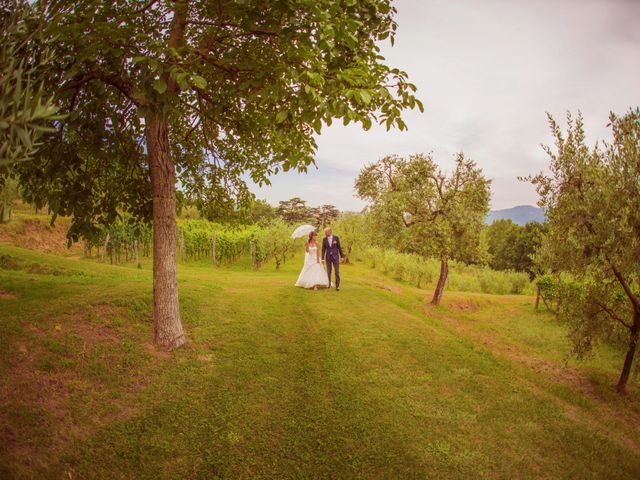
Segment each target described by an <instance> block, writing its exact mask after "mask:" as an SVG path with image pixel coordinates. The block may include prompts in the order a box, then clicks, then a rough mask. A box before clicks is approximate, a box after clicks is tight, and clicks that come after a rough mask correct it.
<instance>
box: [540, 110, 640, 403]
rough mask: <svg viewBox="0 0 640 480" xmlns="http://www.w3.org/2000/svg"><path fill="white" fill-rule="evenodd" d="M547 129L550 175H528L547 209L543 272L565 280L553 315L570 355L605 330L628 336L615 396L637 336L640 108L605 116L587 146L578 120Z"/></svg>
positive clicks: (639, 331) (639, 315)
mask: <svg viewBox="0 0 640 480" xmlns="http://www.w3.org/2000/svg"><path fill="white" fill-rule="evenodd" d="M549 123H550V126H551V131H552V133H553V136H554V137H555V149H552V148H550V147H546V148H545V149H546V152H547V153H548V155H549V158H550V164H549V173H548V174H544V173H540V174H539V175H536V176H533V177H529V180H530V181H531V182H532V183H533V184H534V185H535V186H536V188H537V191H538V193H539V195H540V202H539V205H540V206H542V207H544V208H546V209H547V217H548V231H547V232H546V234H545V235H544V237H543V248H544V259H545V265H544V267H545V268H546V269H547V270H549V271H553V272H564V273H565V277H566V275H569V276H570V279H571V281H564V282H560V285H559V290H560V291H559V293H558V295H559V302H560V303H559V308H558V314H559V316H560V317H561V318H564V319H565V320H567V321H568V322H569V324H570V325H571V338H572V340H573V342H574V349H575V353H576V354H578V355H579V356H580V355H584V354H585V353H587V352H588V351H590V350H591V348H592V346H593V344H594V343H595V341H596V340H597V339H598V337H600V336H602V335H603V334H606V332H607V331H608V330H610V329H611V328H612V327H613V328H620V329H623V330H624V331H626V332H628V342H627V349H626V350H627V352H626V356H625V359H624V364H623V367H622V372H621V374H620V379H619V381H618V384H617V390H618V391H619V392H621V393H622V392H624V391H625V388H626V385H627V382H628V379H629V374H630V372H631V367H632V364H633V359H634V355H635V353H636V349H637V344H638V336H639V335H640V110H638V109H635V110H630V111H629V112H628V113H626V114H625V115H623V116H622V117H619V116H617V115H615V114H613V113H612V114H611V115H610V126H611V130H612V137H613V138H612V139H611V141H610V142H604V143H603V144H601V145H596V146H594V147H593V148H590V147H589V146H587V144H586V141H585V133H584V128H583V120H582V116H581V115H578V116H577V118H575V119H574V118H572V116H571V115H568V120H567V123H568V126H567V131H566V133H563V132H562V130H561V128H560V127H559V125H558V124H557V122H556V121H555V120H554V119H553V118H552V117H551V116H549Z"/></svg>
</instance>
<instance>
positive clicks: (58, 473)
mask: <svg viewBox="0 0 640 480" xmlns="http://www.w3.org/2000/svg"><path fill="white" fill-rule="evenodd" d="M0 255H4V256H5V257H3V258H5V263H6V260H7V258H8V259H9V260H12V261H13V263H11V262H9V263H10V264H11V265H14V267H12V268H11V269H0V285H1V288H0V289H1V290H2V291H3V292H5V294H6V293H10V294H13V295H14V296H13V297H12V296H6V295H5V298H4V299H2V300H0V351H2V352H3V354H2V356H1V360H0V378H3V379H6V383H5V385H4V386H3V387H2V388H1V389H0V477H2V478H4V477H5V476H6V477H11V476H15V477H18V478H135V479H144V478H153V479H174V478H186V479H200V478H201V479H215V478H232V479H236V478H300V479H303V478H305V479H306V478H434V479H440V478H461V479H462V478H465V479H466V478H490V479H494V478H521V479H528V478H531V479H534V478H535V479H538V478H549V479H555V478H607V479H610V478H638V476H639V475H640V449H639V448H638V447H639V446H640V427H639V426H638V425H640V423H639V421H638V420H639V419H640V392H639V389H638V380H637V378H634V379H633V385H631V386H630V393H629V395H627V396H626V397H624V398H620V397H618V396H617V395H616V394H615V393H614V392H613V390H612V388H611V385H612V384H613V383H614V382H615V380H616V377H617V374H618V369H619V368H620V364H621V362H622V354H621V353H620V352H618V351H615V350H613V349H611V348H609V347H606V346H600V347H599V348H598V349H597V351H596V352H595V354H594V355H593V356H592V357H591V358H590V359H588V360H587V361H585V362H580V363H578V362H576V361H574V360H569V358H570V357H569V352H570V347H569V345H568V344H567V341H566V339H565V331H564V327H563V326H562V325H560V324H558V323H557V322H556V321H555V320H554V319H553V318H552V316H550V315H549V314H546V313H535V312H533V310H532V307H531V303H532V302H531V299H530V298H528V297H525V296H497V295H483V294H473V293H461V292H449V291H447V292H445V297H444V301H443V306H442V307H439V308H433V309H431V308H427V307H425V298H427V297H428V296H429V293H430V291H428V290H419V289H415V288H412V287H409V286H407V285H405V284H400V283H397V282H395V281H393V280H390V279H389V278H387V277H385V276H383V275H382V274H380V273H378V272H374V271H372V270H370V269H368V268H366V267H364V266H362V265H360V264H355V265H351V266H343V267H342V276H343V288H342V289H341V291H340V292H335V291H304V290H300V289H296V288H294V287H293V283H294V281H295V278H296V276H297V274H298V267H299V265H298V263H299V261H298V260H295V259H294V260H293V261H289V262H287V263H286V264H285V265H284V267H283V269H282V270H281V271H280V272H276V271H275V270H274V268H273V266H271V265H266V266H265V267H264V268H263V269H262V270H261V271H259V272H252V271H250V268H249V261H248V260H245V259H243V260H242V261H240V262H238V263H237V264H234V265H230V266H228V267H225V268H219V269H215V270H214V269H213V268H211V267H210V266H209V264H208V262H207V261H202V262H195V263H192V264H188V265H180V267H179V277H180V297H181V311H182V316H183V322H184V324H185V328H186V330H187V333H188V337H189V343H188V345H187V346H186V347H185V348H182V349H180V350H178V351H175V352H172V353H163V352H157V351H156V350H155V349H154V348H153V347H152V346H151V343H150V342H151V339H152V332H153V325H152V322H151V316H150V310H151V305H152V295H151V276H150V264H149V262H148V260H146V261H145V262H144V264H143V269H142V270H137V269H135V268H133V267H132V266H110V265H103V264H98V263H96V262H95V260H81V259H77V258H61V257H59V256H54V255H47V254H39V253H34V252H31V251H27V250H23V249H20V248H15V247H8V246H0ZM32 265H41V266H46V267H47V268H31V266H32ZM567 363H568V364H567ZM566 364H567V365H566Z"/></svg>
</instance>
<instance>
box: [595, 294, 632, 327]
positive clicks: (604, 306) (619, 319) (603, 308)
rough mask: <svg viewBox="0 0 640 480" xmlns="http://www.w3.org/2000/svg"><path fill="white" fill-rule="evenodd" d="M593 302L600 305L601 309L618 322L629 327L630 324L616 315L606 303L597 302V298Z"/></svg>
mask: <svg viewBox="0 0 640 480" xmlns="http://www.w3.org/2000/svg"><path fill="white" fill-rule="evenodd" d="M594 303H595V304H596V305H598V306H599V307H600V309H601V311H603V312H605V313H607V314H608V315H609V316H610V317H611V318H613V319H614V320H617V321H618V322H620V323H621V324H622V325H624V326H625V327H627V328H629V329H631V325H629V324H628V323H627V322H625V321H624V320H623V319H622V318H620V317H619V316H618V315H616V313H615V312H614V311H613V310H611V309H610V308H608V307H607V306H606V305H604V304H602V303H600V302H598V301H597V300H595V301H594Z"/></svg>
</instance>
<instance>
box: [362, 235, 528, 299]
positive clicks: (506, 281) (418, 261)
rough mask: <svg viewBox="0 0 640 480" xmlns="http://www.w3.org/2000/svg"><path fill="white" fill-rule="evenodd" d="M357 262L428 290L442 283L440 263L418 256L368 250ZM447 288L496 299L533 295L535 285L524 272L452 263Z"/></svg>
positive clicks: (390, 251)
mask: <svg viewBox="0 0 640 480" xmlns="http://www.w3.org/2000/svg"><path fill="white" fill-rule="evenodd" d="M355 258H356V259H358V260H361V261H363V262H364V263H365V264H366V265H368V266H369V267H371V268H374V269H376V270H379V271H380V272H382V273H384V274H385V275H389V276H391V277H393V278H395V279H396V280H400V281H403V282H406V283H409V284H412V285H414V286H416V287H418V288H424V287H426V286H427V284H432V283H433V282H435V281H436V280H437V279H438V276H439V272H440V262H439V261H438V260H436V259H435V258H425V257H422V256H420V255H418V254H415V253H400V252H397V251H393V250H388V249H384V248H380V247H371V246H365V247H364V248H362V249H359V250H357V253H356V255H355ZM449 267H450V270H449V276H448V279H447V285H448V287H449V288H450V289H452V290H456V291H461V292H480V293H490V294H494V295H507V294H515V295H521V294H522V295H530V294H531V293H532V288H533V286H532V284H531V283H530V282H529V277H528V276H527V274H526V273H524V272H513V271H495V270H491V269H490V268H487V267H482V266H479V265H466V264H464V263H461V262H456V261H451V262H450V263H449Z"/></svg>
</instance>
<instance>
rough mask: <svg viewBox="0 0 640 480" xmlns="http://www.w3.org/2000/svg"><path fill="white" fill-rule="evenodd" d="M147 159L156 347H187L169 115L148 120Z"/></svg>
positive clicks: (152, 117) (150, 117)
mask: <svg viewBox="0 0 640 480" xmlns="http://www.w3.org/2000/svg"><path fill="white" fill-rule="evenodd" d="M145 133H146V140H147V155H148V159H149V170H150V173H151V191H152V194H153V321H154V330H155V343H156V345H157V346H159V347H165V348H177V347H179V346H181V345H183V344H184V343H185V336H184V332H183V330H182V323H181V321H180V307H179V303H178V278H177V266H176V185H175V182H176V174H175V167H174V165H173V160H172V159H171V150H170V147H169V128H168V119H167V115H166V114H158V115H155V116H149V117H148V118H147V119H146V132H145Z"/></svg>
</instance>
